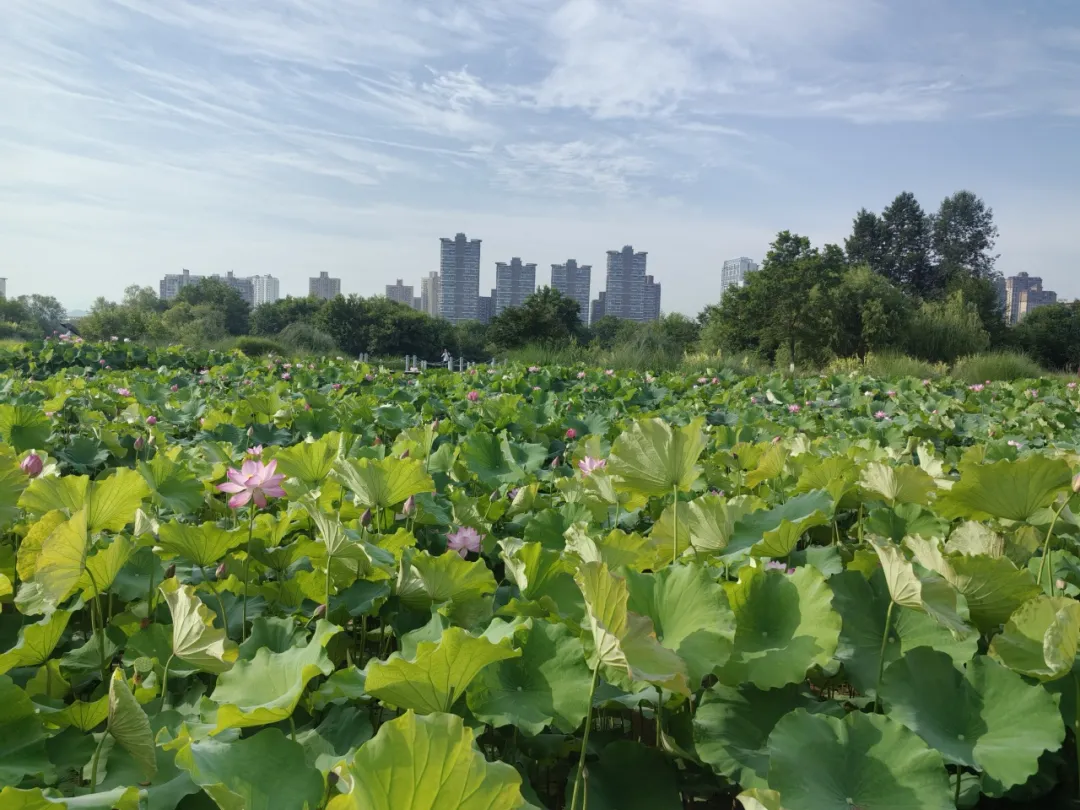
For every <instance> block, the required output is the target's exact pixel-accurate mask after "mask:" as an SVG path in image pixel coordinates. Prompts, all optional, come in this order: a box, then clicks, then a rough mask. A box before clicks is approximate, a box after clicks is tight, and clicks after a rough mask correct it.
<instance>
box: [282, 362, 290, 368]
mask: <svg viewBox="0 0 1080 810" xmlns="http://www.w3.org/2000/svg"><path fill="white" fill-rule="evenodd" d="M282 368H292V363H285V364H284V365H282Z"/></svg>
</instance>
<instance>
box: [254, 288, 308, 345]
mask: <svg viewBox="0 0 1080 810" xmlns="http://www.w3.org/2000/svg"><path fill="white" fill-rule="evenodd" d="M323 304H324V302H323V301H322V300H321V299H318V298H294V297H293V296H291V295H290V296H287V297H285V298H282V299H281V300H280V301H274V302H273V303H269V304H262V305H261V306H257V307H255V309H253V310H252V311H251V334H253V335H265V336H267V337H272V336H274V335H277V334H279V333H280V332H281V330H282V329H284V328H285V327H287V326H292V325H293V324H294V323H314V321H315V316H316V315H318V314H319V311H320V310H321V309H322V307H323Z"/></svg>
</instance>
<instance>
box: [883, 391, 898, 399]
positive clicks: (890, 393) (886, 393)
mask: <svg viewBox="0 0 1080 810" xmlns="http://www.w3.org/2000/svg"><path fill="white" fill-rule="evenodd" d="M885 396H887V397H890V398H891V397H895V396H896V392H895V391H886V392H885Z"/></svg>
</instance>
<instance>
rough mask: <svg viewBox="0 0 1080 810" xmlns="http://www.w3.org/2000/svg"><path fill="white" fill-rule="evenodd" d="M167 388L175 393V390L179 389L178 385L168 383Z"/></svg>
mask: <svg viewBox="0 0 1080 810" xmlns="http://www.w3.org/2000/svg"><path fill="white" fill-rule="evenodd" d="M169 390H170V391H172V392H173V393H174V394H175V393H176V392H177V391H179V390H180V386H179V385H176V384H173V385H170V386H169Z"/></svg>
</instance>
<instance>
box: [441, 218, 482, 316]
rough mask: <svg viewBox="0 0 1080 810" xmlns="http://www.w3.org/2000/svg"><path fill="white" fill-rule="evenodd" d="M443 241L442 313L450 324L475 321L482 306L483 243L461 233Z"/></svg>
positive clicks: (444, 238)
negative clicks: (481, 257)
mask: <svg viewBox="0 0 1080 810" xmlns="http://www.w3.org/2000/svg"><path fill="white" fill-rule="evenodd" d="M439 241H440V247H439V277H440V289H439V314H440V315H442V317H444V318H446V320H448V321H450V323H458V322H460V321H475V320H476V316H477V308H478V307H479V306H480V240H479V239H469V238H468V237H467V236H465V234H463V233H459V234H457V235H456V236H455V237H454V238H453V239H448V238H446V237H443V238H442V239H440V240H439Z"/></svg>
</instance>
